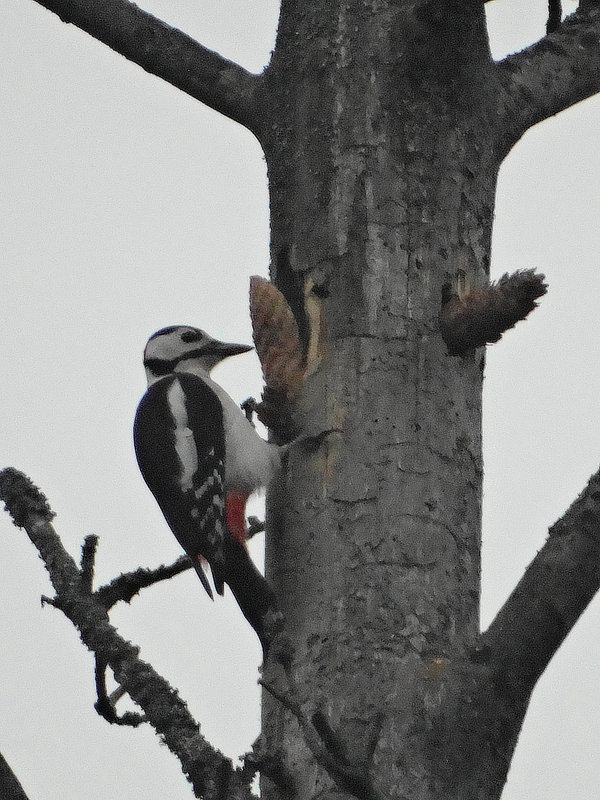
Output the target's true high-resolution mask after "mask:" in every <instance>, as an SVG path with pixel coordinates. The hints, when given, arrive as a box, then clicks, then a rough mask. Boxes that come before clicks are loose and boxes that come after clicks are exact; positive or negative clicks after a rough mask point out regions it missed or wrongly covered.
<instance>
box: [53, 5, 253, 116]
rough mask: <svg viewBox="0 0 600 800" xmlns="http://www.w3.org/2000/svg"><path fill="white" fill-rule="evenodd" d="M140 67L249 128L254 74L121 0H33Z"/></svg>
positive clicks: (251, 114)
mask: <svg viewBox="0 0 600 800" xmlns="http://www.w3.org/2000/svg"><path fill="white" fill-rule="evenodd" d="M37 2H39V4H40V5H42V6H44V8H47V9H48V10H49V11H53V12H54V13H55V14H58V16H59V17H60V18H61V19H62V20H63V22H70V23H72V24H73V25H76V26H77V27H78V28H81V30H83V31H85V32H86V33H89V34H90V36H93V37H94V38H95V39H98V41H100V42H103V43H104V44H106V45H108V46H109V47H110V48H111V49H113V50H115V51H116V52H117V53H120V54H121V55H123V56H125V58H127V59H129V60H130V61H133V62H134V63H135V64H138V65H139V66H140V67H142V69H145V70H146V72H150V73H152V74H153V75H156V76H157V77H159V78H162V79H163V80H165V81H167V82H168V83H171V84H173V86H175V87H176V88H177V89H181V91H183V92H186V94H189V95H191V97H194V98H195V99H196V100H200V101H201V102H202V103H205V104H206V105H207V106H210V108H214V110H215V111H219V112H220V113H221V114H224V115H225V116H226V117H230V118H231V119H233V120H235V121H236V122H239V123H241V124H242V125H245V126H246V127H247V128H249V129H250V130H254V126H255V124H256V122H257V121H258V120H259V119H260V117H261V112H260V111H259V110H258V109H257V108H256V103H257V100H256V95H257V91H258V87H259V86H260V84H261V81H260V77H258V76H255V75H252V74H251V73H249V72H247V71H246V70H245V69H243V68H242V67H240V66H239V65H238V64H235V63H233V62H231V61H228V60H227V59H226V58H223V56H221V55H219V54H218V53H215V52H214V51H213V50H209V49H208V48H207V47H204V46H203V45H201V44H199V43H198V42H196V41H195V40H194V39H192V38H191V37H190V36H187V35H186V34H185V33H183V32H182V31H179V30H177V28H172V27H171V26H170V25H167V24H166V23H164V22H162V21H161V20H159V19H157V18H156V17H153V16H152V15H151V14H148V12H147V11H144V10H142V9H141V8H138V7H137V6H136V5H134V4H133V3H129V2H127V0H102V2H90V0H37Z"/></svg>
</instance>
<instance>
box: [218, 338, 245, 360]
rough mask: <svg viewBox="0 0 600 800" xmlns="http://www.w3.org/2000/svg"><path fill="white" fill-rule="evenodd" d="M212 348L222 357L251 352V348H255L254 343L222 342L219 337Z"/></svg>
mask: <svg viewBox="0 0 600 800" xmlns="http://www.w3.org/2000/svg"><path fill="white" fill-rule="evenodd" d="M211 349H212V350H213V351H214V352H215V353H218V354H219V355H220V356H221V358H227V357H228V356H239V355H241V354H242V353H249V352H250V350H254V348H253V347H252V345H249V344H235V343H233V342H220V341H219V340H218V339H215V340H214V342H213V344H212V347H211Z"/></svg>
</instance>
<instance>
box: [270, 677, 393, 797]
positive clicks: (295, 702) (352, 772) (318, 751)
mask: <svg viewBox="0 0 600 800" xmlns="http://www.w3.org/2000/svg"><path fill="white" fill-rule="evenodd" d="M286 675H287V678H288V690H287V691H281V690H280V689H278V688H276V687H275V686H274V685H273V684H272V683H270V682H269V681H266V680H264V679H262V680H259V683H260V685H261V686H263V687H264V688H265V689H266V691H267V692H269V694H270V695H272V696H273V697H274V698H275V699H276V700H278V701H279V702H280V703H281V705H282V706H283V707H284V708H287V709H288V711H290V712H291V713H292V714H293V715H294V717H296V720H297V721H298V724H299V725H300V729H301V730H302V733H303V735H304V741H305V742H306V744H307V746H308V748H309V750H310V751H311V753H312V754H313V756H314V758H315V760H316V761H317V763H318V764H320V765H321V766H322V767H323V769H325V771H326V772H327V773H328V774H329V776H330V777H331V778H332V780H333V781H334V782H335V783H336V784H337V785H338V786H339V787H340V788H341V789H342V790H343V791H345V792H349V793H350V794H352V795H354V796H355V797H357V798H359V800H379V798H380V796H379V793H378V792H377V789H376V788H375V786H374V785H373V782H372V780H371V776H370V774H369V766H370V765H369V764H366V763H360V764H356V765H353V764H351V763H350V762H349V759H348V757H347V756H346V754H345V747H344V746H343V744H342V743H341V739H340V737H339V734H337V733H336V732H335V731H333V729H332V727H331V725H330V723H329V721H328V720H326V718H325V715H324V713H323V712H315V714H313V717H312V722H311V721H310V720H309V719H308V717H307V716H306V714H305V713H304V711H303V709H302V704H301V703H300V701H299V699H298V691H297V688H296V685H295V682H294V680H293V677H292V674H291V669H286ZM315 716H316V717H317V725H315ZM317 726H318V727H317ZM322 734H323V735H322ZM330 748H331V749H330ZM340 753H343V756H341V757H340Z"/></svg>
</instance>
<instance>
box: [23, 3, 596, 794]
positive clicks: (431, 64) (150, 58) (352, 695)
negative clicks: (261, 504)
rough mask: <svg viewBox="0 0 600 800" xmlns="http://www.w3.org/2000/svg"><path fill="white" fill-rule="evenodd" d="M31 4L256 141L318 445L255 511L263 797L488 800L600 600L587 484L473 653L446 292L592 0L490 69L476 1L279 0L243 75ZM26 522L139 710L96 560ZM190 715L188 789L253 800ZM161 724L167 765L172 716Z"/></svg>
mask: <svg viewBox="0 0 600 800" xmlns="http://www.w3.org/2000/svg"><path fill="white" fill-rule="evenodd" d="M39 2H41V3H42V5H45V6H46V7H48V8H51V9H52V10H54V11H56V12H57V13H59V14H60V15H61V16H62V17H63V18H64V19H65V20H67V21H71V22H74V23H75V24H77V25H79V26H80V27H82V28H83V29H84V30H87V31H88V32H90V33H91V34H92V35H94V36H96V37H97V38H99V39H101V40H102V41H105V42H106V43H107V44H109V45H110V46H111V47H113V48H114V49H115V50H117V51H118V52H121V53H123V54H124V55H126V56H127V57H128V58H131V59H132V60H134V61H136V62H137V63H139V64H140V65H141V66H143V67H144V68H145V69H148V70H149V71H152V72H154V73H155V74H157V75H159V76H160V77H162V78H164V79H165V80H168V81H170V82H171V83H173V84H174V85H176V86H178V87H179V88H182V89H183V90H184V91H187V92H188V93H189V94H191V95H193V96H194V97H197V98H198V99H200V100H202V101H203V102H205V103H207V104H209V105H211V106H212V107H214V108H217V109H218V110H220V111H222V112H223V113H225V114H227V115H228V116H230V117H231V118H233V119H235V120H237V121H239V122H241V123H242V124H245V125H247V127H249V128H250V129H251V130H252V131H253V132H254V133H255V134H256V135H257V136H258V137H259V139H260V141H261V143H262V145H263V148H264V151H265V155H266V159H267V164H268V173H269V188H270V196H271V214H272V217H271V232H272V265H271V266H272V275H273V279H274V281H275V282H276V284H277V286H278V287H279V289H280V290H281V291H282V292H283V294H284V295H285V297H286V299H287V301H288V303H289V304H290V306H291V308H292V310H293V312H294V314H295V317H296V322H297V324H298V332H299V336H300V341H301V344H302V347H303V353H304V355H305V357H306V361H307V378H306V381H305V383H304V386H303V388H302V390H301V393H300V397H299V408H298V413H297V418H296V420H294V424H295V426H296V427H297V428H299V429H300V430H301V431H303V432H304V434H308V435H309V438H308V439H306V438H305V439H304V442H305V444H304V445H300V444H298V445H297V446H293V447H292V449H291V452H290V456H289V459H288V467H287V473H286V475H285V479H284V480H282V482H281V484H280V485H279V486H278V487H276V488H275V489H274V490H273V491H272V492H271V494H270V497H269V501H268V506H269V507H268V530H267V574H268V578H269V579H270V581H271V582H272V584H273V586H274V588H275V590H276V592H277V594H278V597H279V599H280V603H281V607H282V609H283V610H284V612H285V614H286V617H287V633H288V635H289V638H290V640H291V643H292V644H293V646H294V649H295V652H294V656H293V659H290V657H289V656H290V648H289V646H288V643H287V640H286V642H284V643H283V646H282V647H281V649H280V651H279V657H280V661H279V663H278V662H277V658H276V654H274V655H273V656H272V657H271V661H270V663H269V664H268V666H267V669H266V672H265V684H266V685H268V688H269V694H268V695H265V700H264V706H263V708H264V725H263V734H264V735H263V737H262V739H261V741H260V743H259V744H257V747H256V750H255V753H254V756H253V758H254V762H253V763H254V764H258V765H259V766H260V767H261V769H262V775H263V785H262V792H263V796H264V797H265V798H267V800H276V798H277V799H278V798H279V797H281V798H283V797H286V798H289V797H292V796H293V797H294V798H296V799H297V800H309V798H314V797H316V796H319V795H329V794H333V793H334V792H335V793H336V794H337V795H339V794H340V793H342V794H353V795H354V796H356V797H359V798H365V799H366V800H377V798H380V797H386V798H399V800H403V799H404V798H410V800H442V798H443V800H494V798H498V797H499V796H500V794H501V791H502V787H503V785H504V781H505V778H506V773H507V770H508V767H509V764H510V759H511V756H512V752H513V749H514V746H515V743H516V740H517V736H518V732H519V730H520V726H521V723H522V720H523V716H524V714H525V711H526V708H527V703H528V700H529V696H530V693H531V690H532V689H533V686H534V685H535V682H536V680H537V679H538V678H539V676H540V675H541V673H542V671H543V669H544V668H545V666H546V664H547V662H548V660H549V659H550V658H551V657H552V654H553V653H554V652H555V650H556V648H557V647H558V646H559V645H560V643H561V641H562V640H563V639H564V637H565V636H566V634H567V633H568V631H569V630H570V628H571V627H572V625H573V624H574V622H575V620H576V619H577V617H578V616H579V615H580V613H581V612H582V611H583V609H584V608H585V606H586V604H587V603H588V602H589V600H590V599H591V597H592V595H593V593H594V592H595V591H596V590H597V588H598V585H599V583H600V567H599V564H600V483H599V482H600V478H599V477H598V475H596V476H594V477H593V478H592V480H591V481H590V484H589V485H588V487H587V489H586V490H585V491H584V493H583V494H582V495H581V497H580V498H579V499H578V500H577V501H576V503H574V505H573V506H572V508H571V509H570V510H569V511H568V512H567V514H566V515H565V517H564V518H563V520H561V521H560V522H559V523H557V524H556V526H555V527H554V528H553V529H552V531H551V534H550V537H549V539H548V543H547V544H546V546H545V547H544V548H543V550H542V551H541V552H540V553H539V554H538V556H537V557H536V559H535V560H534V562H533V563H532V565H531V566H530V567H529V569H528V571H527V573H526V575H525V576H524V578H523V580H522V581H521V583H520V584H519V586H518V587H517V588H516V589H515V592H514V593H513V595H512V596H511V598H510V599H509V600H508V601H507V603H506V605H505V607H504V608H503V609H502V610H501V611H500V613H499V614H498V617H497V619H496V620H495V621H494V623H493V624H492V625H491V626H490V629H489V630H488V631H487V632H486V634H484V635H483V636H482V635H481V634H480V632H479V629H478V619H479V607H478V602H479V582H480V573H479V570H480V566H479V565H480V506H481V485H482V461H481V389H482V375H483V368H484V353H483V350H481V349H479V350H472V349H471V350H469V351H468V352H465V353H464V354H462V355H461V356H455V355H451V354H450V353H449V352H448V348H447V346H446V344H445V342H444V340H443V337H442V331H441V330H440V324H439V314H440V310H441V307H442V289H443V287H450V290H451V291H452V292H455V293H456V295H457V296H459V297H462V296H463V295H467V296H468V294H469V292H473V291H477V290H479V289H480V288H482V287H485V286H487V284H488V282H489V275H488V273H489V258H490V241H491V228H492V219H493V207H494V195H495V185H496V177H497V173H498V169H499V166H500V164H501V161H502V159H503V158H504V156H505V155H506V153H507V152H508V151H509V149H510V148H511V147H512V145H513V144H514V143H515V142H516V141H517V140H518V139H519V137H520V136H521V135H522V134H523V133H524V132H525V130H527V128H528V127H530V126H531V125H533V124H535V123H536V122H538V121H540V120H541V119H544V118H546V117H548V116H549V115H551V114H555V113H557V112H558V111H560V110H562V109H563V108H566V107H567V106H569V105H572V104H573V103H575V102H577V101H579V100H581V99H583V98H584V97H588V96H590V95H591V94H592V93H594V92H596V91H598V90H599V89H600V68H599V66H598V65H599V64H600V59H599V55H600V11H599V9H598V3H597V1H596V0H585V1H584V2H582V3H581V4H580V8H579V10H578V12H577V13H576V14H574V15H572V17H571V18H569V19H568V20H566V21H565V22H564V23H563V24H562V25H561V26H560V28H559V29H558V30H557V31H556V32H554V33H552V34H551V35H550V36H548V37H546V38H545V39H543V40H542V41H541V42H539V43H538V44H536V45H534V46H533V47H531V48H529V49H527V50H526V51H523V52H522V53H520V54H517V55H516V56H512V57H510V58H508V59H505V60H504V61H503V62H502V63H501V64H499V65H495V64H494V63H493V62H492V60H491V58H490V54H489V50H488V43H487V34H486V29H485V19H484V13H483V5H482V4H481V2H479V0H477V2H476V1H475V0H461V1H459V0H447V1H446V2H441V0H415V1H414V2H410V3H409V2H404V3H399V2H397V0H330V1H329V2H328V3H327V4H326V5H324V4H323V3H318V2H316V1H315V0H306V2H303V3H298V2H294V0H283V2H282V6H281V18H280V25H279V32H278V38H277V44H276V48H275V51H274V55H273V59H272V62H271V64H270V65H269V67H268V69H267V70H266V72H265V73H264V75H262V76H260V77H254V76H250V75H249V74H248V73H246V72H245V71H244V70H241V68H239V67H237V66H236V65H233V64H230V62H227V61H226V60H225V59H222V58H221V57H220V56H218V55H217V54H214V53H211V52H210V51H207V50H206V49H205V48H202V47H201V46H200V45H198V44H197V43H196V42H193V41H192V40H191V39H189V38H188V37H185V35H184V34H181V33H180V32H178V31H174V30H173V29H171V28H168V26H164V25H163V24H162V23H160V22H159V21H157V20H153V18H152V17H150V16H149V15H147V14H145V12H141V11H140V10H139V9H135V7H133V6H131V5H130V4H129V3H127V2H125V0H107V2H106V3H92V2H90V0H69V2H67V0H39ZM554 5H555V6H556V4H554ZM517 266H520V265H515V267H517ZM454 349H455V351H459V350H460V352H461V353H462V349H461V348H454ZM307 441H308V442H311V443H312V447H307V446H305V445H306V442H307ZM27 508H28V509H29V511H28V512H27V514H25V516H24V517H23V519H22V520H21V521H20V522H19V521H18V520H16V522H17V524H21V525H26V526H28V532H29V534H30V536H31V537H32V539H35V540H36V544H37V546H38V548H39V549H40V552H41V553H42V555H43V556H44V557H45V559H46V563H47V565H48V569H49V571H50V572H51V574H53V575H54V572H55V571H56V570H58V572H57V575H58V577H57V578H56V579H55V578H54V577H53V581H54V584H55V588H56V590H57V594H58V595H59V596H60V595H61V594H64V595H65V596H66V598H67V601H68V602H67V604H66V606H65V608H66V607H67V606H68V610H69V611H70V612H72V613H70V616H71V619H72V620H73V621H74V623H75V625H76V626H77V627H79V629H80V631H81V635H82V639H83V641H84V642H85V643H86V645H87V646H88V647H90V648H91V649H93V650H94V651H95V652H96V653H97V654H100V656H101V659H100V662H99V670H98V674H99V678H98V680H99V682H100V684H102V681H103V675H102V669H103V667H104V665H105V664H106V663H108V664H110V665H111V666H112V668H113V670H114V672H115V674H116V675H117V677H118V678H119V680H121V682H122V683H123V686H125V687H126V688H127V691H128V692H129V694H130V695H131V696H132V697H133V698H134V699H135V700H136V702H138V703H139V704H140V705H141V706H143V707H144V708H145V711H146V715H147V716H149V714H150V712H149V710H148V705H147V703H148V700H147V697H146V694H147V692H148V691H149V692H150V693H152V691H155V692H158V695H159V696H160V694H161V692H162V691H163V689H164V686H163V684H162V683H160V680H162V679H159V682H158V683H156V680H155V676H154V674H152V673H150V672H149V668H147V665H142V664H140V663H138V661H137V660H136V654H135V652H134V651H133V648H132V647H131V646H130V645H128V643H124V642H122V641H121V640H119V641H117V640H116V639H115V638H114V636H115V635H116V633H115V632H114V631H113V629H112V628H111V626H110V625H109V623H108V619H107V617H106V612H105V607H104V606H103V604H102V603H103V602H106V603H108V602H109V601H110V600H111V599H112V598H113V597H114V591H115V586H114V585H113V584H111V585H110V586H109V587H106V589H105V591H104V594H101V592H98V593H96V594H95V596H92V595H91V594H90V586H89V585H88V584H89V580H88V578H89V574H88V573H89V569H88V568H87V567H86V564H85V563H84V568H83V570H82V571H81V573H80V572H79V571H78V570H77V569H76V567H75V565H73V564H72V563H69V561H65V560H64V558H63V556H62V555H61V550H60V548H57V547H56V543H54V544H53V546H52V547H50V546H49V542H50V540H51V539H52V537H53V531H52V529H51V526H50V524H49V521H48V520H47V519H44V518H43V519H42V520H41V521H40V520H38V519H37V518H36V515H35V513H34V512H32V511H31V509H30V507H29V506H27ZM36 513H37V512H36ZM42 517H43V513H42ZM90 558H91V555H89V554H88V559H87V560H88V561H89V559H90ZM88 566H89V565H88ZM61 576H62V577H61ZM138 579H141V580H142V581H146V577H144V576H138V577H137V578H136V579H135V580H134V584H135V585H136V586H137V581H138ZM150 582H152V580H151V579H150ZM75 584H77V587H76V586H75ZM140 585H146V584H140ZM76 588H77V592H76V591H75V589H76ZM116 588H117V591H121V590H122V591H124V592H125V594H127V592H128V589H126V588H123V582H121V584H119V583H118V582H117V584H116ZM79 590H81V591H79ZM63 610H64V608H63ZM87 611H89V612H90V615H88V614H87V613H84V612H87ZM92 618H93V620H94V621H93V622H92V621H91V620H92ZM122 648H124V649H122ZM130 664H131V666H129V665H130ZM283 667H285V669H283ZM156 679H158V676H156ZM153 685H154V688H153ZM101 688H102V687H101ZM103 692H104V694H106V692H105V690H103ZM173 702H174V703H175V706H174V709H175V711H177V704H178V703H181V701H180V700H179V698H177V697H176V696H175V697H174V698H173ZM145 704H146V705H145ZM179 710H180V711H181V712H182V714H183V709H181V708H179ZM169 719H170V720H172V714H171V716H170V717H169ZM182 719H183V720H184V722H185V723H186V725H187V726H188V728H189V737H188V743H189V747H187V745H186V747H185V748H184V752H183V754H182V755H180V758H181V761H182V764H183V765H184V769H185V770H186V772H187V773H188V775H190V776H191V773H193V772H194V769H195V770H196V781H195V786H196V790H197V791H199V792H201V793H204V795H205V796H211V797H216V796H217V795H218V796H219V797H221V796H223V797H234V796H236V795H237V796H240V795H243V796H247V794H248V790H247V785H248V781H249V779H250V775H251V772H252V769H253V767H252V765H250V767H249V768H248V770H249V771H246V772H244V773H243V775H242V777H241V783H239V782H237V777H239V776H237V775H235V776H234V775H233V774H232V773H231V771H230V770H231V768H230V767H227V769H226V771H228V778H230V781H223V780H222V778H223V776H222V775H221V774H217V773H219V769H220V765H222V764H223V759H222V757H221V756H220V754H219V753H217V752H216V751H214V750H212V751H211V748H210V747H209V746H208V744H207V743H206V742H205V741H204V740H202V739H201V738H200V739H199V738H198V736H197V735H196V734H197V730H196V728H195V727H194V726H195V723H193V721H190V720H189V719H187V717H185V714H184V715H183V717H182ZM156 727H157V730H159V731H160V733H161V734H162V735H163V736H164V737H165V740H166V741H167V743H168V744H169V746H170V747H172V749H173V750H174V751H176V747H175V745H174V744H173V743H174V742H175V735H176V733H178V732H179V733H180V732H181V731H176V730H174V729H173V728H174V727H175V728H181V727H185V726H182V725H175V726H173V725H172V724H170V727H169V728H168V730H165V729H163V728H162V727H160V726H159V725H157V726H156ZM199 773H202V774H199ZM266 776H269V777H268V778H267V777H266ZM190 779H191V780H192V781H193V782H194V779H193V777H192V776H191V777H190ZM228 782H229V785H227V783H228Z"/></svg>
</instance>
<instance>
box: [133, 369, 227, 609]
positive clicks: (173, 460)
mask: <svg viewBox="0 0 600 800" xmlns="http://www.w3.org/2000/svg"><path fill="white" fill-rule="evenodd" d="M133 436H134V446H135V453H136V457H137V461H138V465H139V468H140V471H141V473H142V476H143V478H144V480H145V481H146V483H147V485H148V487H149V489H150V491H151V492H152V494H153V495H154V497H155V498H156V500H157V502H158V504H159V506H160V508H161V510H162V512H163V514H164V516H165V519H166V520H167V522H168V523H169V527H170V528H171V530H172V531H173V533H174V534H175V536H176V538H177V540H178V541H179V543H180V544H181V546H182V547H183V549H184V550H185V551H186V553H187V554H188V555H189V556H190V557H191V559H192V562H193V563H194V567H195V569H196V571H197V572H198V575H199V577H200V579H201V580H202V582H203V585H204V587H205V588H206V590H207V591H208V593H209V594H210V595H211V596H212V593H211V591H210V587H209V585H208V582H207V581H206V577H205V576H204V573H203V572H202V567H201V565H200V561H199V556H203V557H204V558H205V559H206V560H207V561H208V562H209V564H210V566H211V569H212V573H213V578H214V580H215V587H216V589H217V591H218V592H219V594H222V592H223V579H222V566H223V560H224V556H223V540H224V537H225V534H226V529H225V519H224V513H225V512H224V504H223V499H224V492H223V482H224V473H225V437H224V432H223V415H222V410H221V404H220V402H219V400H218V398H217V396H216V395H215V393H214V392H213V391H212V389H211V388H210V387H209V386H207V385H206V384H205V383H204V382H203V381H202V380H201V379H200V378H198V377H196V376H195V375H189V374H177V375H169V376H167V377H165V378H162V379H161V380H159V381H156V382H155V383H153V384H152V385H151V386H150V387H149V388H148V391H147V392H146V394H145V395H144V397H143V398H142V400H141V402H140V404H139V406H138V410H137V413H136V417H135V423H134V434H133Z"/></svg>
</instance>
